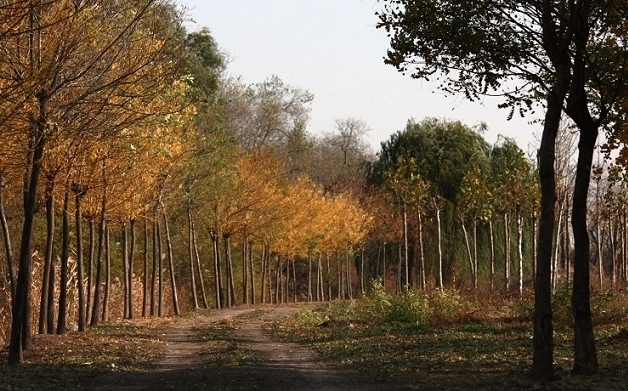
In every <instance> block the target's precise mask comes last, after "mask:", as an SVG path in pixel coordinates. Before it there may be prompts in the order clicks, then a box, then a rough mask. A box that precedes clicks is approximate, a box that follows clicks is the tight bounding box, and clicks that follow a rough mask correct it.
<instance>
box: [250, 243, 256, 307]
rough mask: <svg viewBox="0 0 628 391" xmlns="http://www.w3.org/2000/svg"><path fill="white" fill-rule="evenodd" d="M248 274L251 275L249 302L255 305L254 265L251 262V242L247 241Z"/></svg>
mask: <svg viewBox="0 0 628 391" xmlns="http://www.w3.org/2000/svg"><path fill="white" fill-rule="evenodd" d="M249 275H250V276H251V304H253V305H255V301H256V300H255V296H256V293H257V292H255V265H254V264H253V243H249Z"/></svg>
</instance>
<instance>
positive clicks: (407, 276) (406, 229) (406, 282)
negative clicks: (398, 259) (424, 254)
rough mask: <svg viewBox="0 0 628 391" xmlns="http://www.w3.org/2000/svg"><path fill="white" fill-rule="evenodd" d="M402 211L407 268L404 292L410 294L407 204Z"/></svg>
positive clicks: (404, 256) (405, 265)
mask: <svg viewBox="0 0 628 391" xmlns="http://www.w3.org/2000/svg"><path fill="white" fill-rule="evenodd" d="M401 209H402V217H403V264H404V267H405V270H404V276H403V277H404V281H403V291H404V292H408V290H409V289H410V274H409V273H410V270H409V265H408V208H407V206H406V204H405V203H403V204H402V207H401Z"/></svg>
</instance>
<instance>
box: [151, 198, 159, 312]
mask: <svg viewBox="0 0 628 391" xmlns="http://www.w3.org/2000/svg"><path fill="white" fill-rule="evenodd" d="M157 224H158V221H157V207H155V210H153V243H152V244H153V270H152V276H151V283H150V316H151V317H154V316H156V315H157V306H156V304H157V301H156V300H157V297H156V293H157V292H155V288H156V287H157V273H159V272H160V270H159V260H158V258H159V257H160V255H159V248H158V245H157V240H158V238H157Z"/></svg>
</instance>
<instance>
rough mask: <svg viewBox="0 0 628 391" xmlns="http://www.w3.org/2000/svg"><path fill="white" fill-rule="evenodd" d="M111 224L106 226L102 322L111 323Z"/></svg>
mask: <svg viewBox="0 0 628 391" xmlns="http://www.w3.org/2000/svg"><path fill="white" fill-rule="evenodd" d="M109 231H110V230H109V224H106V225H105V294H104V296H103V304H102V321H103V322H108V321H109V298H110V297H111V240H110V236H109V233H110V232H109Z"/></svg>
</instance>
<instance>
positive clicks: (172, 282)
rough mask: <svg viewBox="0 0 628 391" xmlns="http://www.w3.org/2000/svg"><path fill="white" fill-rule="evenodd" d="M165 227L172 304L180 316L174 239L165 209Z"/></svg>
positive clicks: (175, 312) (176, 313)
mask: <svg viewBox="0 0 628 391" xmlns="http://www.w3.org/2000/svg"><path fill="white" fill-rule="evenodd" d="M163 217H164V227H165V228H166V246H167V248H168V269H169V270H170V289H171V290H172V306H173V307H174V314H175V315H177V316H179V315H181V311H180V310H179V295H178V294H177V281H176V279H175V273H174V260H173V259H172V258H173V256H172V241H171V240H170V225H169V224H168V214H167V213H166V211H165V210H164V211H163Z"/></svg>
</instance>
